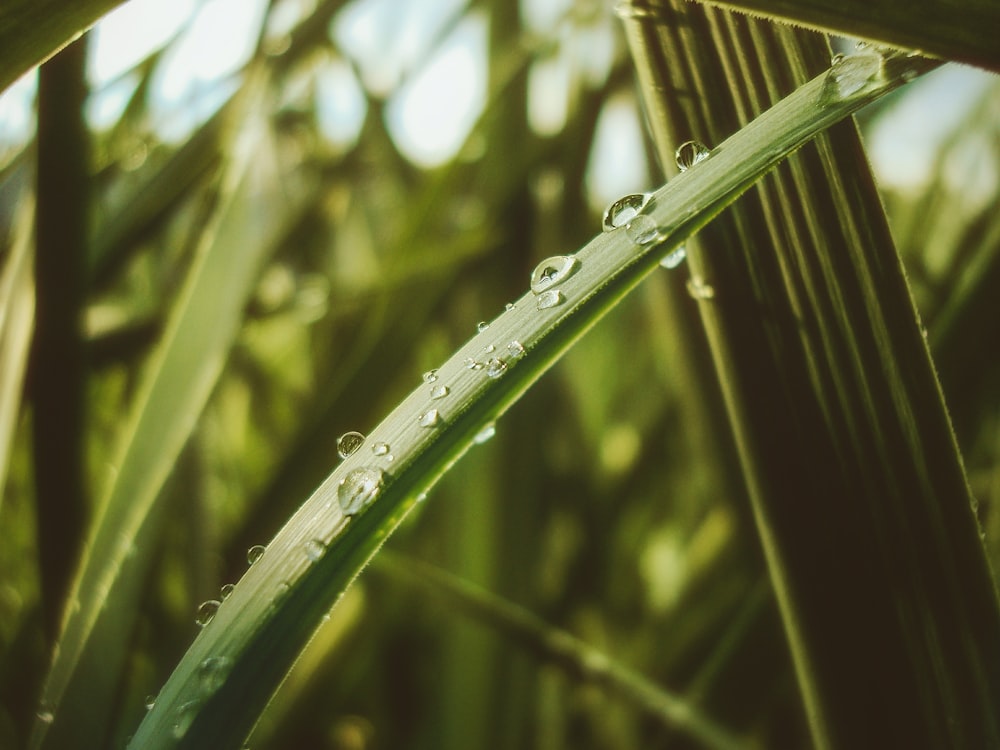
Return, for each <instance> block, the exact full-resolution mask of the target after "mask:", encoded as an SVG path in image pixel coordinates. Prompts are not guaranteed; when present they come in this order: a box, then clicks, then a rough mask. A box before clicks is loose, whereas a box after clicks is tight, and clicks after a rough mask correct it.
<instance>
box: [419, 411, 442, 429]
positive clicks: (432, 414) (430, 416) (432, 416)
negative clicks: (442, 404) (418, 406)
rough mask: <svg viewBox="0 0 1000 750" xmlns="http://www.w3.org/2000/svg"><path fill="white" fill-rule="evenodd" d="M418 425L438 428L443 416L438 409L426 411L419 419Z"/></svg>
mask: <svg viewBox="0 0 1000 750" xmlns="http://www.w3.org/2000/svg"><path fill="white" fill-rule="evenodd" d="M417 424H419V425H420V426H421V427H437V426H438V425H439V424H441V414H440V413H439V412H438V410H437V409H431V410H430V411H425V412H424V413H423V414H421V415H420V417H419V418H418V419H417Z"/></svg>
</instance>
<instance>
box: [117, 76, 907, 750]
mask: <svg viewBox="0 0 1000 750" xmlns="http://www.w3.org/2000/svg"><path fill="white" fill-rule="evenodd" d="M926 66H927V62H926V61H922V60H919V59H915V58H907V57H905V56H894V57H891V58H887V59H885V60H884V61H882V63H880V66H879V75H878V76H867V75H866V76H865V77H864V78H863V80H862V81H860V82H859V85H858V86H856V87H853V88H851V90H850V91H848V92H846V93H845V91H844V89H843V87H842V86H840V85H839V84H838V79H837V78H836V76H834V77H833V78H832V79H831V78H830V77H829V76H827V75H826V74H824V75H820V76H819V77H817V78H815V79H814V80H812V81H810V82H809V83H808V84H806V85H805V86H803V87H801V88H800V89H798V90H797V91H795V92H794V93H793V94H792V95H790V96H789V97H788V98H786V99H784V100H783V101H781V102H780V103H778V104H777V105H775V106H774V107H773V108H772V109H771V110H769V111H768V112H766V113H765V114H763V115H762V116H761V117H759V118H758V119H757V120H755V121H754V122H753V123H751V124H750V125H748V126H747V127H746V128H744V129H743V130H741V131H739V132H738V133H736V134H735V135H733V136H732V137H731V138H729V139H728V140H727V141H726V142H724V143H722V144H721V145H720V146H719V147H718V148H717V149H716V150H715V151H714V152H713V154H712V155H711V156H710V157H709V158H707V159H705V160H704V161H702V162H701V163H699V164H698V165H697V167H696V168H693V169H690V170H688V171H687V172H685V173H684V174H683V175H681V176H680V177H678V178H677V179H675V180H673V181H671V182H670V183H669V184H667V185H666V186H664V187H663V188H661V189H659V190H658V191H656V192H655V193H653V194H652V196H651V198H650V199H649V201H648V203H647V204H646V208H645V210H644V213H643V214H642V215H641V218H640V219H639V220H633V221H631V222H629V224H628V226H625V227H619V228H618V229H616V230H614V231H607V232H604V233H601V234H599V235H598V236H597V237H595V238H594V239H593V240H592V241H591V242H590V243H588V244H587V245H586V246H585V247H583V248H582V249H580V250H579V252H577V253H576V255H575V256H572V257H567V258H565V259H550V260H548V261H545V264H544V265H542V266H540V267H539V269H537V274H538V278H536V283H535V289H536V290H537V291H532V292H528V293H527V294H525V295H524V296H523V297H521V298H520V299H518V300H516V301H515V302H514V303H512V304H511V305H510V306H509V307H508V308H507V310H506V311H504V312H502V313H501V314H500V315H499V316H498V317H497V318H496V319H494V320H493V321H492V322H491V323H490V324H489V325H488V326H484V327H482V328H481V330H480V332H479V333H478V334H477V335H476V336H474V337H473V338H472V339H471V340H469V341H468V342H467V343H466V344H464V345H463V346H462V347H460V348H459V349H458V351H457V352H455V353H454V354H453V355H452V357H451V358H449V359H448V360H447V361H446V362H444V363H443V364H441V365H440V367H438V368H437V369H436V370H435V372H434V373H433V374H431V375H429V376H428V377H427V378H426V379H425V382H424V383H421V384H420V385H418V386H417V387H416V388H415V390H413V391H412V392H411V393H410V394H409V395H408V396H407V397H406V398H405V399H404V400H403V401H402V403H401V404H400V405H399V406H398V407H397V408H396V409H395V410H394V411H393V412H392V413H391V414H390V415H389V416H388V417H387V418H386V419H385V420H383V422H382V423H381V424H379V425H378V426H376V427H375V428H374V429H373V430H372V431H371V432H370V435H369V437H368V438H367V439H365V440H364V441H363V442H362V443H361V444H360V445H359V446H358V447H357V449H356V450H355V452H354V453H352V454H351V455H349V456H348V457H347V458H346V459H345V460H344V461H343V463H341V464H340V466H338V467H337V468H336V469H335V470H334V471H333V473H332V474H330V476H329V477H328V478H327V479H326V480H325V481H324V482H323V484H322V485H321V486H320V487H319V488H318V489H317V490H316V491H315V493H313V495H312V496H311V497H310V498H309V499H308V500H306V502H305V503H304V504H303V506H302V507H301V508H300V509H299V510H298V511H297V512H296V513H295V515H294V516H293V517H292V518H291V519H290V520H289V521H288V523H287V524H286V525H285V526H284V527H283V528H282V529H281V530H280V531H279V532H278V534H277V535H276V536H275V538H274V539H273V540H272V542H271V543H270V544H269V545H268V547H267V551H266V552H265V553H264V554H263V556H262V557H260V559H259V560H258V561H257V562H255V564H253V565H252V566H251V567H250V569H249V570H248V571H247V572H246V574H245V575H244V576H243V578H242V579H241V580H240V581H239V582H238V583H237V584H236V586H235V590H234V591H233V593H232V594H230V595H229V597H228V598H227V599H226V600H225V601H224V602H223V603H222V604H221V606H219V607H218V609H217V611H215V613H214V615H213V619H211V621H210V622H209V623H207V624H206V627H205V628H204V629H203V630H202V632H201V634H200V635H199V636H198V638H197V639H196V640H195V642H194V643H193V644H192V646H191V647H190V649H189V650H188V652H187V654H186V655H185V657H184V658H183V659H182V660H181V662H180V663H179V664H178V666H177V668H176V669H175V670H174V672H173V674H172V675H171V677H170V678H169V679H168V681H167V683H166V685H165V686H164V688H163V689H162V690H161V692H160V695H159V697H158V698H157V701H156V704H155V706H154V707H153V709H152V710H151V711H150V712H149V713H148V714H147V715H146V718H145V719H144V721H143V722H142V724H141V725H140V727H139V729H138V731H137V732H136V734H135V736H134V738H133V741H132V743H131V747H134V748H143V750H153V749H154V748H166V747H171V748H193V747H198V748H202V747H214V748H230V747H234V748H235V747H239V746H240V743H241V742H243V740H244V739H245V738H246V736H247V735H248V734H249V732H250V730H251V729H252V727H253V725H254V724H255V723H256V721H257V718H258V717H259V715H260V712H261V711H262V710H263V708H264V706H265V705H266V704H267V702H268V701H269V700H270V698H271V696H272V695H273V693H274V691H275V690H276V689H277V688H278V686H279V684H280V683H281V681H282V679H283V678H284V676H285V675H286V673H287V671H288V669H289V668H290V666H291V665H292V663H293V662H294V661H295V659H296V658H297V656H298V655H299V653H300V652H301V650H302V649H303V648H304V646H305V644H306V643H307V642H308V640H309V638H310V637H311V636H312V634H313V633H314V632H315V630H316V628H317V627H318V625H319V624H320V622H321V621H322V618H323V617H324V615H325V614H326V613H327V612H328V611H329V609H330V607H331V606H332V605H333V604H334V603H335V602H336V601H337V599H338V597H339V596H340V595H341V593H342V592H343V591H344V590H345V588H346V587H347V586H348V585H349V584H350V583H351V581H353V579H354V578H355V576H356V575H357V574H358V572H359V570H360V569H361V568H362V567H363V566H364V565H365V563H366V562H367V561H368V560H369V559H370V558H371V557H372V556H373V555H374V554H375V553H376V552H377V550H378V548H379V547H380V546H381V545H382V543H383V541H384V540H385V538H386V537H387V536H388V535H389V534H390V533H392V532H393V531H394V530H395V528H396V527H397V526H398V525H399V523H400V522H401V521H402V519H403V518H404V516H405V515H406V513H407V512H408V511H409V510H410V509H411V508H412V506H413V505H414V503H415V502H416V501H417V499H418V497H419V496H420V495H421V494H422V493H424V492H426V491H427V490H428V489H429V488H430V487H431V486H432V485H433V484H434V483H435V482H436V481H437V479H438V478H439V477H440V476H441V474H442V473H444V472H445V471H447V469H448V467H449V466H450V465H451V464H453V463H454V462H455V461H456V460H457V459H458V458H459V457H460V456H461V455H462V454H463V453H464V452H465V451H466V450H468V449H469V447H470V446H471V445H472V444H473V442H474V440H475V437H476V435H477V434H479V432H480V431H481V430H482V428H483V426H484V425H487V424H489V423H491V422H493V421H494V420H495V419H496V418H497V417H498V416H499V415H500V414H501V413H503V412H504V411H505V410H506V409H507V408H508V407H509V406H510V405H511V404H512V403H513V402H514V401H516V400H517V398H518V397H519V396H520V395H521V394H522V393H523V392H524V391H525V390H526V389H527V388H528V387H529V386H530V385H531V383H533V382H534V381H535V380H536V379H537V378H538V377H539V376H540V375H541V374H542V373H543V372H545V371H546V370H547V369H549V368H550V367H551V366H552V365H553V364H554V363H555V362H556V361H557V360H558V359H559V357H560V356H561V355H562V354H563V353H564V352H565V351H566V350H567V349H568V348H569V347H570V346H571V345H572V344H573V342H574V341H576V340H577V339H579V338H580V336H582V335H583V334H584V333H585V332H586V331H587V329H588V328H589V327H590V326H591V325H592V324H593V323H594V322H596V321H597V320H598V319H600V318H601V317H602V316H603V315H605V314H606V313H607V312H608V311H609V310H610V309H611V308H612V307H614V305H616V304H617V303H618V302H619V301H620V300H621V299H622V298H624V297H625V296H626V295H627V294H628V293H629V291H631V290H632V289H633V288H634V287H635V286H636V285H637V284H638V283H639V282H640V281H641V280H642V279H643V278H645V277H646V276H647V275H648V274H649V273H651V272H652V271H654V270H655V269H657V268H658V267H659V261H660V259H661V257H662V255H663V254H665V253H666V252H668V251H669V250H670V249H672V248H675V247H676V246H678V245H679V244H681V243H682V242H683V241H684V240H685V239H686V238H687V236H688V235H690V234H691V233H692V232H693V231H695V230H696V229H697V228H699V227H701V226H702V225H704V224H705V223H706V222H708V221H710V220H711V219H712V218H713V217H715V216H716V215H717V214H718V213H719V212H720V211H721V210H723V208H725V207H726V206H727V205H729V204H730V203H731V202H732V201H733V200H734V199H735V198H736V197H737V196H738V195H740V194H741V193H743V192H744V191H745V190H746V189H747V188H748V187H750V186H751V185H752V184H753V183H754V181H755V180H757V179H758V178H759V177H760V175H761V174H763V173H764V172H766V171H767V170H769V169H770V168H771V167H773V166H774V165H775V164H776V163H778V162H779V161H780V160H781V159H783V158H784V157H785V156H786V155H787V154H788V153H790V152H791V151H793V150H795V149H796V148H798V147H800V146H801V145H802V144H803V143H805V142H806V141H808V140H809V139H810V138H812V137H814V136H815V135H816V134H817V133H819V132H821V131H822V130H823V129H825V128H826V127H829V126H830V125H831V124H832V123H834V122H836V121H838V120H839V119H842V118H843V117H845V116H847V115H849V114H850V113H851V112H853V111H856V110H857V109H858V108H860V107H861V106H863V105H864V104H866V103H869V102H871V101H873V100H875V99H877V98H878V97H880V96H882V95H884V94H885V93H887V92H888V91H889V90H892V89H893V88H895V87H897V86H899V85H901V84H902V83H903V81H904V80H905V79H909V78H912V77H913V76H914V75H917V74H918V73H919V72H920V71H921V70H923V69H925V68H926ZM542 277H545V278H542ZM557 282H558V283H557ZM542 286H547V288H546V289H544V290H542V289H541V288H540V287H542ZM442 387H443V388H444V389H445V390H444V391H437V390H435V392H434V393H432V389H438V388H442ZM435 396H439V397H437V398H435ZM383 444H384V445H383ZM390 457H391V460H390ZM345 509H346V511H347V514H346V515H345Z"/></svg>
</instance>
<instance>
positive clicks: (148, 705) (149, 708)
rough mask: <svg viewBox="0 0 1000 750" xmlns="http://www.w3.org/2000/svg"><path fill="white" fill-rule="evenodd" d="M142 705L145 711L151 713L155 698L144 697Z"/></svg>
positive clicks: (151, 696)
mask: <svg viewBox="0 0 1000 750" xmlns="http://www.w3.org/2000/svg"><path fill="white" fill-rule="evenodd" d="M144 705H145V706H146V710H147V711H152V710H153V706H155V705H156V696H155V695H147V696H146V700H145V701H144Z"/></svg>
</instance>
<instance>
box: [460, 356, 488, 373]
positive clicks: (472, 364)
mask: <svg viewBox="0 0 1000 750" xmlns="http://www.w3.org/2000/svg"><path fill="white" fill-rule="evenodd" d="M462 364H464V365H465V369H467V370H482V369H483V367H485V365H483V363H482V362H477V361H476V360H474V359H472V357H468V358H467V359H466V360H465V362H463V363H462Z"/></svg>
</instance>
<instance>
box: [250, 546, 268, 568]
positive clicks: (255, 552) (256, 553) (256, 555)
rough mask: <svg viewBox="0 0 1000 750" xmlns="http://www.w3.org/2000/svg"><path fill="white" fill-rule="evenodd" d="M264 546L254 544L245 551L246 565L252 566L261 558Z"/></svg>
mask: <svg viewBox="0 0 1000 750" xmlns="http://www.w3.org/2000/svg"><path fill="white" fill-rule="evenodd" d="M264 549H265V547H264V545H263V544H255V545H254V546H253V547H251V548H250V549H248V550H247V565H253V564H254V563H255V562H257V561H258V560H259V559H260V558H261V556H262V555H263V554H264Z"/></svg>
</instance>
